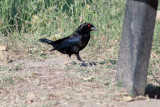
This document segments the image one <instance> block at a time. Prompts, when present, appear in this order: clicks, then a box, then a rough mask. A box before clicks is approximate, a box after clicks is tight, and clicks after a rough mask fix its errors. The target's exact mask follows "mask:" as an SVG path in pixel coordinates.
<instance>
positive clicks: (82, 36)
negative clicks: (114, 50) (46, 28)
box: [39, 23, 96, 61]
mask: <svg viewBox="0 0 160 107" xmlns="http://www.w3.org/2000/svg"><path fill="white" fill-rule="evenodd" d="M92 30H96V27H95V26H94V25H93V24H91V23H84V24H82V25H80V26H79V27H78V28H77V29H76V30H75V31H74V32H73V34H72V35H70V36H68V37H65V38H62V39H59V40H56V41H51V40H48V39H45V38H44V39H39V40H40V41H41V42H44V43H47V44H50V45H52V46H53V47H54V48H53V49H52V50H51V51H53V50H58V51H59V52H60V53H63V54H68V55H69V57H71V55H72V54H75V55H76V56H77V59H78V60H80V61H81V57H80V56H79V51H81V50H82V49H84V48H85V47H86V46H87V44H88V42H89V40H90V32H91V31H92Z"/></svg>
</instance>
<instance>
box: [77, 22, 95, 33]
mask: <svg viewBox="0 0 160 107" xmlns="http://www.w3.org/2000/svg"><path fill="white" fill-rule="evenodd" d="M92 30H97V29H96V27H95V26H94V25H93V24H91V23H84V24H81V25H80V26H79V27H78V31H80V32H84V33H88V32H90V31H92Z"/></svg>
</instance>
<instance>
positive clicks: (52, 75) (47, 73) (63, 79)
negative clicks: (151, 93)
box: [0, 54, 160, 107]
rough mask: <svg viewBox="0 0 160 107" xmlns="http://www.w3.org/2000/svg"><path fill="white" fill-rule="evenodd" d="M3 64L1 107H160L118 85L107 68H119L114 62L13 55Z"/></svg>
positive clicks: (59, 56) (58, 56)
mask: <svg viewBox="0 0 160 107" xmlns="http://www.w3.org/2000/svg"><path fill="white" fill-rule="evenodd" d="M0 65H1V66H0V67H1V71H0V104H1V107H55V106H58V107H160V101H159V100H157V99H150V98H148V97H138V98H131V97H129V96H128V95H127V94H126V92H125V91H124V89H123V88H122V87H121V86H118V85H117V84H116V82H115V72H116V71H115V70H113V69H106V66H112V67H113V66H115V63H111V61H108V62H104V61H102V60H101V61H97V60H96V61H94V59H93V61H85V62H79V61H77V60H76V59H75V58H74V57H73V58H71V59H69V58H68V57H66V56H65V55H57V56H55V55H50V56H48V57H46V58H39V59H33V58H27V57H25V56H24V55H13V54H12V55H10V57H9V58H8V59H7V62H5V63H4V62H0ZM107 68H108V67H107Z"/></svg>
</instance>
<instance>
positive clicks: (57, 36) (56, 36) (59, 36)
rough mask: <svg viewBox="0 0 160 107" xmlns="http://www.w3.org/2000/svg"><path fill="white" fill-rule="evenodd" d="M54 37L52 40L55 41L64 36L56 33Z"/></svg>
mask: <svg viewBox="0 0 160 107" xmlns="http://www.w3.org/2000/svg"><path fill="white" fill-rule="evenodd" d="M52 37H53V38H52V40H54V41H55V40H58V39H61V38H62V36H61V34H55V35H53V36H52Z"/></svg>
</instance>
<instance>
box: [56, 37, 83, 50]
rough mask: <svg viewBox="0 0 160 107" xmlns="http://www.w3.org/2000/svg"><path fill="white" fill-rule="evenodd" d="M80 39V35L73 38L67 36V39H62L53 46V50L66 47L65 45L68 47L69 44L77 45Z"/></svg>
mask: <svg viewBox="0 0 160 107" xmlns="http://www.w3.org/2000/svg"><path fill="white" fill-rule="evenodd" d="M80 40H81V36H77V37H74V38H67V39H65V40H63V41H62V42H61V43H60V44H59V45H57V46H56V47H55V48H54V50H58V49H63V48H67V47H70V46H74V45H78V44H79V42H80Z"/></svg>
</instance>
